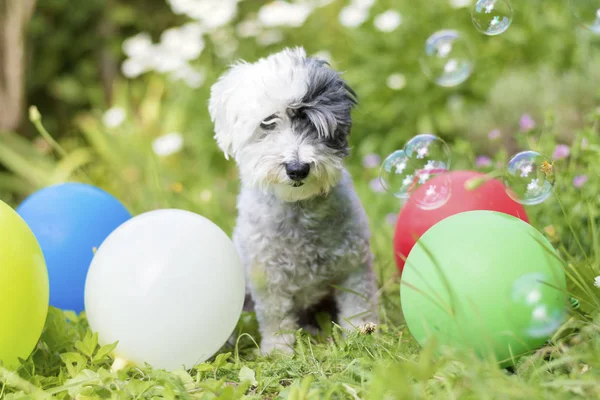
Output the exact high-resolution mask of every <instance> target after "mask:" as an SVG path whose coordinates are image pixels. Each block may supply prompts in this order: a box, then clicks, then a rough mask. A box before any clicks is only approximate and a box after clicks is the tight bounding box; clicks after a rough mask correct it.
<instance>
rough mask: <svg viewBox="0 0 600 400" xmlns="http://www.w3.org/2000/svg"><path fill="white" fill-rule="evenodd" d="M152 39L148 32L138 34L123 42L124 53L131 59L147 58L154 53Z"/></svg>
mask: <svg viewBox="0 0 600 400" xmlns="http://www.w3.org/2000/svg"><path fill="white" fill-rule="evenodd" d="M152 46H153V44H152V38H151V37H150V35H149V34H148V33H146V32H142V33H138V34H137V35H135V36H132V37H130V38H127V39H125V40H124V41H123V45H122V48H123V52H124V53H125V54H126V55H127V56H129V57H131V58H138V59H139V58H144V57H147V56H148V55H149V54H150V52H151V51H152Z"/></svg>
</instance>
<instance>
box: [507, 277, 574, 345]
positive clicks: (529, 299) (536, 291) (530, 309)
mask: <svg viewBox="0 0 600 400" xmlns="http://www.w3.org/2000/svg"><path fill="white" fill-rule="evenodd" d="M550 282H553V281H552V280H551V279H550V277H549V276H547V275H546V274H544V273H530V274H525V275H523V276H521V277H520V278H518V279H517V280H516V281H515V283H514V284H513V287H512V294H511V299H510V300H511V316H512V317H513V318H518V319H519V320H520V321H521V323H520V324H519V325H520V326H523V327H524V330H523V331H522V332H515V333H517V334H524V335H527V336H529V337H531V338H546V337H550V336H552V334H553V333H554V332H556V330H557V329H558V328H559V327H560V326H561V325H562V323H563V322H564V321H565V316H566V310H565V304H563V303H562V301H561V299H562V298H563V294H562V293H561V292H560V291H559V289H556V288H554V287H552V286H551V285H550Z"/></svg>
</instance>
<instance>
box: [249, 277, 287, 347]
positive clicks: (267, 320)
mask: <svg viewBox="0 0 600 400" xmlns="http://www.w3.org/2000/svg"><path fill="white" fill-rule="evenodd" d="M253 289H254V290H253ZM251 292H252V298H253V300H254V306H255V311H256V319H257V320H258V325H259V329H260V334H261V337H262V338H261V342H260V351H261V352H262V353H263V354H268V353H270V352H271V351H273V350H281V351H283V352H285V353H293V352H294V342H295V339H296V336H295V332H296V330H297V329H298V321H297V318H296V315H295V313H294V303H293V300H292V298H291V297H289V296H286V295H285V294H284V293H281V292H275V291H273V290H269V289H268V288H261V289H257V288H251Z"/></svg>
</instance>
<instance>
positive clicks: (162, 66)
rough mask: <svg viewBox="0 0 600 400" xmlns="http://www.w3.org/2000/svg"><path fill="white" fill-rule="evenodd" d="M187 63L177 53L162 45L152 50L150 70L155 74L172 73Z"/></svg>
mask: <svg viewBox="0 0 600 400" xmlns="http://www.w3.org/2000/svg"><path fill="white" fill-rule="evenodd" d="M186 63H187V61H186V60H185V59H183V58H182V57H181V56H180V55H179V54H178V53H177V52H175V51H173V50H172V49H170V48H168V47H167V46H164V45H162V44H161V45H159V46H156V47H155V48H154V52H153V54H152V69H154V70H155V71H156V72H160V73H165V72H173V71H175V70H177V69H179V68H183V66H184V65H185V64H186Z"/></svg>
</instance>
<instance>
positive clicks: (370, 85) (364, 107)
mask: <svg viewBox="0 0 600 400" xmlns="http://www.w3.org/2000/svg"><path fill="white" fill-rule="evenodd" d="M342 6H343V4H342V2H340V1H334V2H333V3H332V4H331V5H329V6H327V7H325V8H323V9H322V10H321V11H320V12H319V13H317V14H315V15H313V16H311V18H310V19H309V20H308V21H307V23H306V24H305V25H304V26H303V27H301V28H298V29H285V30H284V36H285V39H284V42H283V43H281V44H277V45H273V46H269V47H267V48H262V47H260V46H258V45H256V44H255V43H254V42H253V41H252V40H251V39H242V38H238V41H239V47H238V50H237V52H236V54H235V56H236V57H237V56H239V57H243V58H247V59H250V60H252V59H256V58H257V57H258V56H262V55H265V54H267V53H269V52H271V51H275V50H277V49H279V48H281V47H283V46H284V45H297V44H303V45H305V47H306V48H307V50H308V52H309V53H314V52H316V51H318V50H323V49H325V50H328V51H329V52H330V53H331V54H332V57H333V59H334V63H333V65H334V67H336V68H337V69H339V70H343V71H346V72H345V75H344V77H345V78H346V79H347V80H348V82H349V83H350V84H351V86H352V87H353V88H354V89H355V90H356V91H357V93H358V94H359V96H360V103H361V104H360V106H359V108H358V109H357V110H356V111H355V113H354V121H355V124H354V129H353V133H352V137H351V145H352V155H351V157H350V158H349V159H348V162H347V167H348V168H349V170H350V172H351V173H352V175H353V177H354V180H355V186H356V189H357V191H358V193H359V196H360V198H361V200H362V201H363V203H364V204H365V207H366V210H367V213H368V216H369V220H370V225H371V229H372V231H373V240H372V248H373V252H374V253H375V256H376V269H377V275H378V283H379V285H380V287H381V304H380V311H381V315H382V323H381V325H379V327H378V329H377V331H376V332H375V333H374V334H361V333H359V332H350V333H348V334H347V335H343V334H342V332H341V331H340V330H339V328H337V327H336V326H334V325H332V324H327V323H326V324H325V325H324V328H325V329H324V331H325V333H324V334H322V335H320V336H317V337H311V336H309V335H308V334H306V333H304V332H301V331H300V332H298V333H297V336H298V342H297V343H298V344H297V346H296V351H295V354H294V356H293V357H288V356H282V355H272V356H268V357H264V356H260V355H259V353H258V352H257V348H256V342H258V340H259V337H258V334H257V326H256V321H255V318H254V316H253V315H252V314H244V315H243V316H242V319H241V321H240V323H239V326H238V327H237V330H236V332H237V333H238V334H239V335H240V336H239V337H240V340H239V341H238V343H237V345H235V346H233V345H226V346H225V347H224V348H223V349H222V350H221V351H220V352H219V353H218V354H217V355H216V356H215V357H214V358H213V359H211V360H209V361H207V362H206V363H203V364H200V365H198V366H196V367H195V368H193V369H192V370H190V371H185V372H184V371H180V372H177V373H168V372H165V371H160V370H155V369H152V368H151V367H150V366H131V367H127V368H125V369H123V370H120V371H118V372H111V370H110V367H111V364H112V361H113V360H112V358H111V356H110V351H111V347H110V346H109V347H101V346H99V345H98V343H97V337H96V336H95V335H93V334H92V333H91V332H90V330H89V329H88V326H87V322H86V320H85V316H84V315H82V316H76V315H73V314H70V313H63V312H61V311H59V310H56V309H50V312H49V315H48V319H47V322H46V327H45V329H44V332H43V334H42V337H41V340H40V342H39V343H38V345H37V347H36V349H35V351H34V353H33V354H32V355H31V356H30V357H29V358H28V359H27V360H24V361H23V363H22V366H21V367H20V368H19V369H17V370H14V371H9V370H7V369H6V368H3V367H1V366H0V399H4V398H5V399H44V398H51V397H52V398H53V397H56V398H59V399H60V398H77V399H100V398H103V399H106V398H113V399H121V398H137V399H153V398H167V399H169V398H173V399H175V398H177V399H186V398H201V399H211V398H221V399H238V398H250V399H252V398H256V399H258V398H267V399H268V398H288V399H293V400H295V399H321V398H323V399H327V398H331V399H404V398H406V399H421V398H423V399H430V398H442V399H477V400H479V399H496V398H502V399H563V398H564V399H572V398H581V399H590V398H598V397H600V317H599V315H600V313H599V312H600V288H597V287H595V286H594V278H595V277H596V276H598V275H600V237H599V234H600V209H599V207H598V204H599V203H600V198H599V193H600V183H599V182H598V179H597V177H598V176H600V164H599V163H598V160H599V159H600V135H599V133H600V132H599V126H600V109H599V108H598V107H599V105H600V92H599V91H598V85H597V82H600V75H598V71H599V70H598V68H597V65H598V61H599V58H598V55H597V50H598V48H599V45H600V40H599V38H598V37H594V36H593V35H591V34H590V33H589V32H588V33H586V32H584V31H582V30H579V29H574V28H573V27H574V26H575V22H574V21H573V18H572V17H571V16H570V13H569V12H568V10H567V9H566V2H547V1H544V2H542V1H541V0H530V1H527V2H516V1H515V4H514V7H515V12H516V13H517V14H516V16H515V21H514V23H513V26H511V28H510V29H509V30H508V31H507V32H506V33H505V34H503V35H501V36H499V37H497V38H494V39H490V38H488V37H484V36H482V35H480V34H478V33H477V32H475V31H474V29H473V27H472V24H471V21H470V17H469V16H468V10H466V9H450V7H449V6H448V3H447V2H446V1H441V0H439V1H432V2H416V1H408V0H398V1H394V2H392V1H391V0H389V1H385V0H381V1H378V2H377V3H376V5H375V6H374V9H373V12H372V14H373V15H375V14H377V13H379V12H383V11H385V10H386V9H387V8H390V7H391V8H398V9H399V11H401V13H402V15H403V17H404V22H403V24H402V26H401V27H400V28H399V29H398V31H396V32H394V33H393V34H383V33H381V32H378V31H376V30H375V29H374V28H373V24H372V21H371V20H369V22H368V23H366V24H365V25H364V26H362V27H360V28H358V29H354V30H352V29H345V28H343V27H341V26H340V25H339V24H338V23H337V22H336V20H337V15H338V14H339V10H340V8H341V7H342ZM240 7H241V8H243V11H242V12H241V13H240V16H239V18H238V20H236V23H237V22H239V21H240V20H242V19H243V18H244V16H245V15H249V13H251V12H253V11H256V10H254V8H256V7H257V6H256V5H255V4H254V3H253V2H241V3H240ZM446 27H449V28H458V29H461V30H462V31H463V32H465V35H466V37H468V38H469V40H471V41H472V43H473V45H474V48H475V54H476V58H477V60H476V61H477V67H476V70H475V74H474V75H473V76H472V77H471V79H469V81H467V82H466V83H465V84H463V85H461V86H459V87H457V88H452V89H444V88H440V87H436V86H434V85H432V84H431V83H430V82H428V81H427V80H426V79H425V77H424V76H423V74H422V73H421V71H420V70H419V67H418V62H417V61H416V60H417V59H418V57H419V55H420V54H421V52H422V43H423V41H424V40H425V39H426V38H427V36H428V35H429V34H431V33H432V32H433V31H435V30H438V29H442V28H446ZM315 32H319V35H315ZM220 37H221V39H220V40H230V39H231V38H232V37H235V33H234V29H233V25H232V26H231V27H227V29H226V30H225V33H224V34H222V35H221V36H220ZM223 38H225V39H223ZM218 40H219V39H218V38H216V37H215V38H211V39H210V40H207V49H206V50H205V52H204V53H203V54H202V56H201V57H200V59H199V60H197V64H198V66H199V67H201V68H204V69H205V70H206V72H207V83H206V85H205V86H204V87H202V88H200V89H199V90H190V89H189V88H186V87H185V86H183V85H181V84H178V83H173V82H170V81H169V80H168V79H165V78H164V77H160V76H157V75H153V74H150V75H148V76H144V77H142V78H140V79H137V80H134V81H124V80H118V82H117V84H116V85H115V88H114V93H115V99H114V101H113V104H110V105H108V104H104V103H103V102H102V101H100V100H97V99H98V97H99V96H92V97H91V98H90V99H89V101H90V102H91V103H92V107H90V108H89V109H88V110H85V111H84V112H82V113H79V114H77V115H70V116H68V119H69V121H71V125H69V128H68V130H65V131H64V132H50V133H51V134H52V135H53V136H54V137H57V138H59V140H58V142H59V145H58V146H55V147H54V148H52V147H51V146H50V144H49V139H48V137H47V135H46V138H45V139H43V140H42V136H36V137H34V138H25V137H22V136H19V135H16V134H11V133H3V134H2V136H0V137H1V141H0V165H1V166H3V168H4V169H0V199H2V200H4V201H6V202H8V203H9V204H11V205H13V206H16V205H17V204H18V203H19V202H20V201H21V200H22V199H23V198H24V197H25V196H27V195H28V194H30V193H32V192H33V191H35V190H37V189H40V188H42V187H44V186H47V185H50V184H53V183H59V182H64V181H66V180H75V181H81V182H88V183H92V184H94V185H97V186H99V187H101V188H103V189H105V190H107V191H109V192H110V193H112V194H114V195H115V196H116V197H117V198H119V199H120V200H121V201H122V202H123V203H124V204H125V205H126V206H127V207H128V208H129V209H130V211H131V212H132V213H134V214H139V213H142V212H144V211H149V210H153V209H157V208H165V207H173V208H181V209H186V210H190V211H194V212H197V213H199V214H201V215H203V216H205V217H207V218H209V219H211V220H212V221H214V222H215V223H216V224H217V225H219V226H220V227H221V228H222V229H223V230H224V231H225V232H227V233H228V234H230V233H231V231H232V229H233V226H234V223H235V217H236V206H235V202H236V195H237V191H238V180H237V171H236V169H235V165H234V163H233V162H231V161H227V160H225V158H224V157H223V155H222V154H221V153H220V152H219V151H218V149H217V146H216V144H215V142H214V140H213V138H212V128H213V127H212V124H211V122H210V119H209V117H208V113H207V107H206V106H207V99H208V95H209V87H210V83H212V82H214V80H215V79H216V77H217V75H218V74H219V73H221V72H222V70H223V68H224V67H225V66H226V64H227V63H228V62H229V61H230V60H229V59H226V58H223V57H220V56H218V55H217V53H216V52H215V47H218V46H219V45H220V43H219V41H218ZM397 72H401V73H403V74H404V75H405V77H406V80H407V84H406V87H405V88H404V89H402V90H401V91H394V90H392V89H391V88H388V87H387V86H386V77H387V76H388V75H390V74H392V73H397ZM94 99H96V100H94ZM111 106H118V107H122V108H123V109H124V110H125V111H126V113H127V118H126V120H125V122H124V123H123V124H122V125H121V126H119V127H117V128H112V129H108V128H106V127H104V126H103V124H102V113H103V112H104V111H105V110H106V109H107V108H109V107H111ZM525 113H529V114H531V115H532V116H533V118H534V120H535V121H536V124H537V125H536V128H535V129H533V130H532V131H529V132H527V133H523V132H519V118H520V117H521V115H522V114H525ZM34 117H35V115H34ZM61 117H62V118H63V119H64V116H61ZM43 118H44V119H46V120H50V119H51V118H52V116H51V115H46V114H45V115H44V116H43ZM34 120H35V119H34ZM42 122H43V120H42ZM49 126H50V124H49ZM494 128H500V129H501V130H502V133H503V136H502V138H501V139H499V140H497V141H490V140H489V139H488V138H487V133H488V132H489V131H490V130H492V129H494ZM37 129H38V130H39V131H42V132H43V130H42V129H41V126H39V124H38V126H37ZM174 131H176V132H181V133H182V135H183V137H184V147H183V149H182V151H180V152H178V153H176V154H174V155H172V156H169V157H158V156H156V155H155V154H154V153H153V151H152V141H153V140H154V139H155V138H157V137H159V136H160V135H163V134H166V133H169V132H174ZM422 132H433V133H435V134H437V135H439V136H441V137H443V138H444V139H446V140H447V141H448V142H449V143H450V145H451V148H452V154H453V156H452V169H455V170H458V169H476V167H475V160H476V157H477V156H479V155H482V154H485V155H488V156H490V157H491V158H492V161H493V162H492V165H493V167H486V168H481V169H480V170H481V171H484V172H489V173H496V172H499V171H501V170H502V168H503V167H504V166H506V164H507V162H508V159H509V157H510V156H511V155H512V154H513V153H515V152H516V151H519V150H524V149H532V150H536V151H539V152H541V153H543V154H546V155H548V156H550V155H551V154H552V152H553V150H554V148H555V146H556V144H557V143H567V144H569V146H570V149H571V155H570V157H568V158H567V159H562V160H557V161H556V163H555V168H556V171H557V182H556V186H555V191H554V196H553V197H551V198H550V199H548V200H547V201H546V202H544V203H542V204H540V205H536V206H531V207H528V208H527V212H528V215H529V217H530V220H531V223H532V225H533V226H535V227H536V228H537V229H539V230H540V231H542V232H544V235H546V237H547V238H548V239H549V240H550V242H551V243H552V245H553V246H554V247H555V248H556V249H557V252H558V254H559V256H560V258H561V259H562V260H563V261H564V263H565V273H566V275H567V277H568V289H569V292H570V295H571V296H573V297H574V298H575V299H577V301H578V303H579V308H577V309H573V310H571V312H570V313H569V319H568V320H567V321H566V323H565V324H564V326H563V327H561V329H559V330H558V331H557V332H556V334H555V335H554V336H553V337H552V338H551V340H549V341H548V343H547V345H545V346H544V347H543V348H541V349H538V350H536V351H534V352H532V353H531V354H529V355H527V356H525V357H523V358H521V359H520V360H519V362H518V363H517V365H516V366H515V367H514V369H512V370H510V371H509V370H506V369H502V368H500V367H499V366H498V365H497V364H496V363H494V362H493V361H490V360H483V359H480V358H478V357H476V356H475V355H473V354H469V353H465V352H457V351H452V350H451V349H446V348H441V347H438V346H435V344H434V343H432V344H431V345H430V346H429V347H427V348H421V347H420V346H419V345H418V344H417V343H416V342H415V340H414V339H413V338H412V337H411V335H410V332H409V331H408V329H407V327H406V326H405V324H404V322H403V319H402V311H401V305H400V296H399V287H400V282H399V278H398V274H397V270H396V267H395V265H394V262H393V253H392V245H391V242H392V234H393V226H391V225H390V224H389V220H390V215H392V216H393V215H395V214H397V213H398V211H399V209H400V202H399V201H398V200H397V199H395V198H394V197H392V196H389V195H387V194H385V193H380V192H377V191H374V190H373V187H372V182H373V181H374V180H375V179H376V178H377V175H378V171H377V168H366V167H364V166H363V164H362V160H363V158H364V157H365V156H366V155H368V154H371V153H376V154H379V155H380V156H381V157H385V155H387V154H389V153H391V152H392V151H393V150H395V149H397V148H400V147H401V146H402V145H403V143H404V142H405V141H406V140H407V139H408V138H410V137H412V136H413V135H415V134H417V133H422ZM44 135H45V133H44ZM50 142H51V141H50ZM584 142H587V143H586V144H584ZM59 147H60V148H59ZM582 175H587V176H588V177H589V180H588V182H587V183H586V184H585V185H583V186H582V187H581V188H576V187H575V186H574V185H573V179H574V178H575V177H576V176H582ZM451 239H452V238H449V240H451ZM193 307H197V306H193ZM193 307H192V306H191V307H190V316H192V315H193V311H194V309H193ZM157 323H160V321H157ZM140 334H149V333H148V332H141V333H140Z"/></svg>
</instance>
